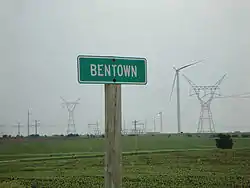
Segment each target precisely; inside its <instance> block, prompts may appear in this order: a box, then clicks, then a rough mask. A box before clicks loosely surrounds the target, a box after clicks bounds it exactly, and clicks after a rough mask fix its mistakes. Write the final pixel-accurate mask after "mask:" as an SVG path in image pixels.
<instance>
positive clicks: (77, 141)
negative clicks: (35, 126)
mask: <svg viewBox="0 0 250 188" xmlns="http://www.w3.org/2000/svg"><path fill="white" fill-rule="evenodd" d="M136 139H138V140H137V147H136V144H135V143H136ZM234 141H235V145H234V149H233V150H223V151H222V150H218V149H216V147H215V140H213V139H209V138H207V137H200V138H198V137H181V136H171V137H168V136H166V135H157V136H139V137H137V138H136V137H132V136H131V137H128V136H124V137H122V145H123V146H122V147H123V151H124V152H131V151H135V149H137V150H138V151H144V150H154V151H155V152H157V153H149V152H145V153H142V154H140V155H134V154H133V153H126V155H125V156H123V187H125V188H127V187H129V188H133V187H136V188H147V187H148V188H149V187H150V188H154V187H157V188H158V187H190V188H191V187H219V188H221V187H244V186H243V185H245V187H250V174H249V172H250V139H247V138H245V139H242V138H237V139H234ZM190 149H191V150H190ZM192 149H194V150H192ZM195 149H196V150H195ZM156 150H157V151H156ZM158 150H164V151H159V152H158ZM170 150H171V151H170ZM173 150H177V151H173ZM178 150H179V151H178ZM103 151H104V140H103V139H94V138H92V139H86V138H81V137H79V138H53V139H52V138H36V139H24V140H12V141H7V140H6V141H3V140H1V141H0V181H6V180H8V181H10V177H12V178H13V177H15V178H17V180H15V182H18V183H19V184H23V185H24V186H28V185H29V186H30V185H31V183H32V182H33V183H34V182H35V183H37V184H38V185H39V186H40V187H65V188H66V187H69V188H70V187H72V188H73V187H86V188H92V187H93V188H97V187H103V183H104V179H103V174H104V160H103V157H100V154H101V155H103ZM147 153H148V154H147ZM73 154H74V155H73ZM95 154H98V155H99V157H98V156H97V157H96V156H95ZM87 155H93V156H92V157H89V158H84V156H87ZM68 156H69V157H68ZM71 156H73V157H71ZM77 156H79V158H78V157H77ZM43 157H44V158H43ZM53 157H55V158H53ZM56 157H59V158H60V160H59V159H57V158H56ZM29 158H30V159H31V160H29ZM48 158H51V160H47V159H48ZM15 159H23V160H22V161H21V162H20V161H11V160H15ZM33 159H34V160H33ZM35 159H39V160H35ZM40 159H41V160H40ZM1 161H2V162H1ZM0 188H1V184H0Z"/></svg>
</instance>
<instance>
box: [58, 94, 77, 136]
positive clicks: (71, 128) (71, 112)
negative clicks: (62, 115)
mask: <svg viewBox="0 0 250 188" xmlns="http://www.w3.org/2000/svg"><path fill="white" fill-rule="evenodd" d="M61 99H62V100H63V103H62V104H63V106H64V107H65V106H66V107H67V110H68V128H67V134H76V127H75V120H74V110H75V107H76V105H77V104H79V102H78V101H79V100H80V98H78V99H77V100H76V101H75V102H68V101H66V100H65V99H64V98H62V97H61Z"/></svg>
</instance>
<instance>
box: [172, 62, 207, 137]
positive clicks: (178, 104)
mask: <svg viewBox="0 0 250 188" xmlns="http://www.w3.org/2000/svg"><path fill="white" fill-rule="evenodd" d="M200 62H202V60H200V61H197V62H194V63H190V64H188V65H185V66H182V67H180V68H178V69H177V68H175V67H173V69H174V70H175V76H174V81H173V85H172V90H171V94H170V100H171V97H172V94H173V90H174V85H175V81H176V91H177V123H178V133H181V111H180V108H181V107H180V106H181V102H180V81H179V73H180V71H181V70H182V69H185V68H188V67H190V66H193V65H195V64H198V63H200Z"/></svg>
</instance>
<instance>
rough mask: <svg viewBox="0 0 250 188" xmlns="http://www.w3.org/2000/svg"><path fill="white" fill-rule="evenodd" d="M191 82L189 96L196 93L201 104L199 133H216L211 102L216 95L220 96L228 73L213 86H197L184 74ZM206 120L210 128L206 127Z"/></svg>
mask: <svg viewBox="0 0 250 188" xmlns="http://www.w3.org/2000/svg"><path fill="white" fill-rule="evenodd" d="M183 76H184V77H185V78H186V80H187V81H188V82H189V84H190V85H191V87H192V90H191V92H190V93H189V96H193V95H196V96H197V98H198V100H199V101H200V104H201V111H200V118H199V122H198V128H197V133H205V132H209V133H214V132H215V124H214V121H213V116H212V111H211V102H212V100H213V99H214V98H215V97H218V96H220V93H219V90H220V88H219V86H220V84H221V82H222V81H223V79H224V78H225V76H226V74H225V75H224V76H222V78H221V79H219V80H218V81H217V82H216V83H215V84H214V85H212V86H197V85H195V84H194V83H193V82H192V81H191V80H190V79H189V78H187V77H186V76H185V75H183ZM204 120H207V121H208V125H209V127H208V130H206V129H204Z"/></svg>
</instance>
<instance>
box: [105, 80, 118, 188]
mask: <svg viewBox="0 0 250 188" xmlns="http://www.w3.org/2000/svg"><path fill="white" fill-rule="evenodd" d="M105 141H106V153H105V188H121V184H122V175H121V157H122V156H121V144H120V142H121V85H120V84H105Z"/></svg>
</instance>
